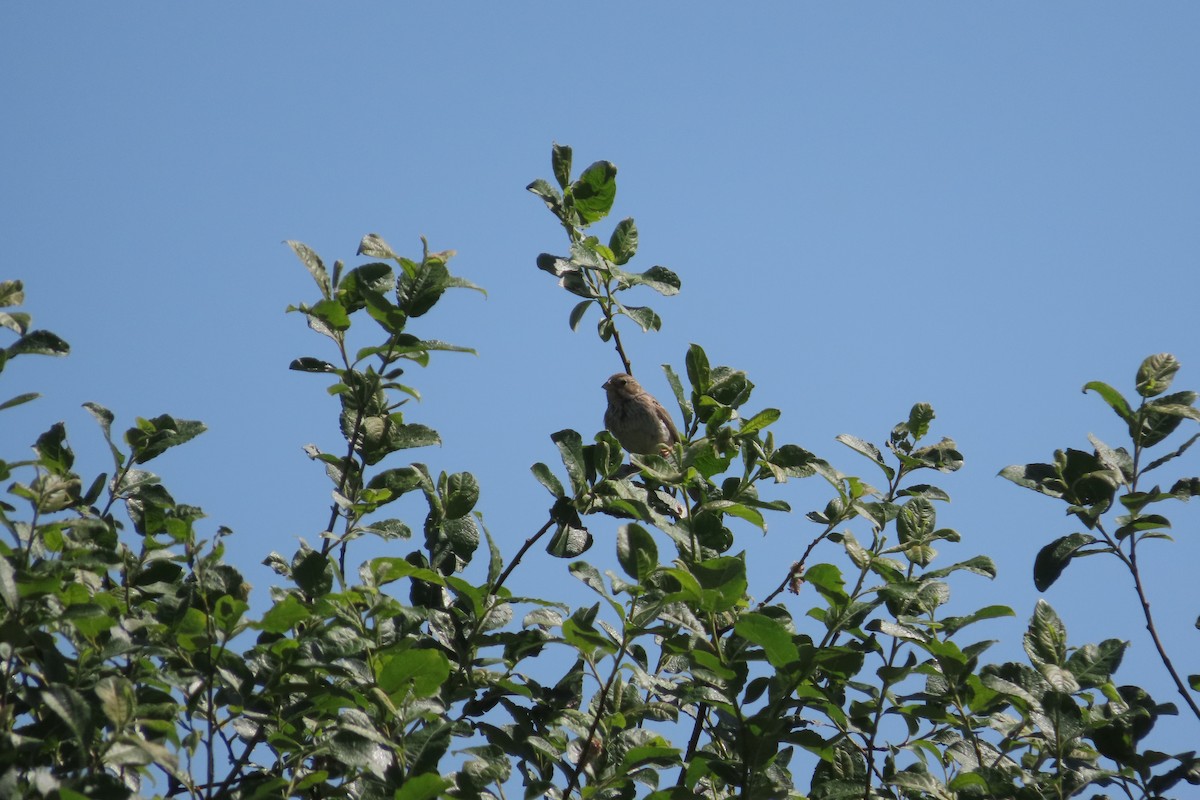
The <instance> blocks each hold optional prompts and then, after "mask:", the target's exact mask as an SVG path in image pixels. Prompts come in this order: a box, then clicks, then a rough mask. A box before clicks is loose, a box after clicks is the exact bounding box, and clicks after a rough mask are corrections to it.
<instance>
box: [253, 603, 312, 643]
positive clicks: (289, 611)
mask: <svg viewBox="0 0 1200 800" xmlns="http://www.w3.org/2000/svg"><path fill="white" fill-rule="evenodd" d="M309 616H310V612H309V610H308V608H307V607H306V606H305V605H304V604H303V603H301V602H300V600H299V599H298V598H297V597H296V596H295V595H291V594H289V595H287V596H286V597H284V598H283V599H282V600H280V601H278V602H277V603H275V605H273V606H272V607H271V608H270V609H268V610H267V613H265V614H263V617H262V620H261V621H260V622H258V623H256V624H255V625H254V627H256V628H258V629H260V630H264V631H266V632H267V633H287V632H288V631H289V630H291V629H292V628H294V627H295V626H296V625H297V624H299V623H301V622H303V621H304V620H306V619H308V618H309Z"/></svg>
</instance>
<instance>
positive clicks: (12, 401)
mask: <svg viewBox="0 0 1200 800" xmlns="http://www.w3.org/2000/svg"><path fill="white" fill-rule="evenodd" d="M39 397H41V395H40V394H38V393H37V392H26V393H25V394H19V395H17V396H16V397H11V398H9V399H8V400H5V401H4V402H3V403H0V411H3V410H4V409H6V408H12V407H13V406H19V405H21V404H23V403H28V402H29V401H30V400H36V399H37V398H39Z"/></svg>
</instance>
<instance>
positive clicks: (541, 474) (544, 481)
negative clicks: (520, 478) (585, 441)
mask: <svg viewBox="0 0 1200 800" xmlns="http://www.w3.org/2000/svg"><path fill="white" fill-rule="evenodd" d="M580 441H581V442H582V439H581V440H580ZM529 470H530V472H532V473H533V477H535V478H537V481H538V483H540V484H541V485H542V486H545V487H546V491H548V492H550V494H552V495H554V496H555V497H563V496H564V495H565V494H566V492H564V491H563V485H562V482H560V481H559V480H558V478H557V477H556V476H555V475H554V473H553V472H551V471H550V468H549V467H548V466H546V465H545V464H543V463H541V462H540V461H539V462H538V463H536V464H534V465H533V466H532V467H530V468H529Z"/></svg>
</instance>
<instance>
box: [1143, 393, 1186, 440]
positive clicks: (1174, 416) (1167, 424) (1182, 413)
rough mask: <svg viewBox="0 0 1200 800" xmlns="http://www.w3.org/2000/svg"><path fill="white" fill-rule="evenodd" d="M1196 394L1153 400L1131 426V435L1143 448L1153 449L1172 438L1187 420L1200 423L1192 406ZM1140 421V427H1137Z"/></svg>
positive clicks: (1181, 394) (1174, 395)
mask: <svg viewBox="0 0 1200 800" xmlns="http://www.w3.org/2000/svg"><path fill="white" fill-rule="evenodd" d="M1195 402H1196V393H1195V392H1177V393H1175V394H1169V395H1163V396H1162V397H1159V398H1158V399H1157V400H1151V401H1150V402H1149V403H1147V404H1146V405H1145V406H1144V407H1143V408H1142V409H1140V410H1139V411H1138V413H1137V415H1136V417H1135V419H1134V422H1133V423H1131V424H1130V426H1129V434H1130V436H1132V437H1133V439H1134V441H1135V442H1136V443H1137V444H1140V445H1141V446H1142V447H1153V446H1154V445H1156V444H1158V443H1159V442H1161V441H1162V440H1163V439H1166V438H1167V437H1168V436H1170V435H1171V434H1172V433H1173V432H1174V431H1175V429H1176V428H1177V427H1179V423H1181V422H1182V421H1183V420H1184V419H1185V418H1186V419H1193V420H1197V421H1200V411H1197V410H1196V409H1195V408H1194V407H1193V406H1192V404H1193V403H1195ZM1138 421H1140V423H1141V424H1140V425H1135V424H1136V423H1137V422H1138Z"/></svg>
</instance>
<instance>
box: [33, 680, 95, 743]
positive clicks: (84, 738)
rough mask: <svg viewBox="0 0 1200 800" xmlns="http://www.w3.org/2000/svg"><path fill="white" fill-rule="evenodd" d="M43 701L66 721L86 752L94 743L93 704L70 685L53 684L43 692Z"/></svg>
mask: <svg viewBox="0 0 1200 800" xmlns="http://www.w3.org/2000/svg"><path fill="white" fill-rule="evenodd" d="M41 701H42V703H44V704H45V706H46V707H47V708H49V709H50V710H51V711H53V712H54V713H55V714H56V715H57V716H58V718H59V719H61V720H62V721H63V722H65V723H66V725H67V728H68V730H70V731H71V733H72V734H73V735H74V736H75V738H76V740H78V741H79V743H80V745H82V747H83V748H84V751H85V752H86V751H87V750H88V749H89V747H90V746H91V745H92V742H91V736H92V729H93V722H92V709H91V704H89V703H88V702H87V700H85V699H84V698H83V695H81V694H79V692H77V691H75V690H74V689H72V688H71V687H69V686H62V685H58V684H55V685H51V686H48V687H46V688H45V689H43V690H42V692H41Z"/></svg>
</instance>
